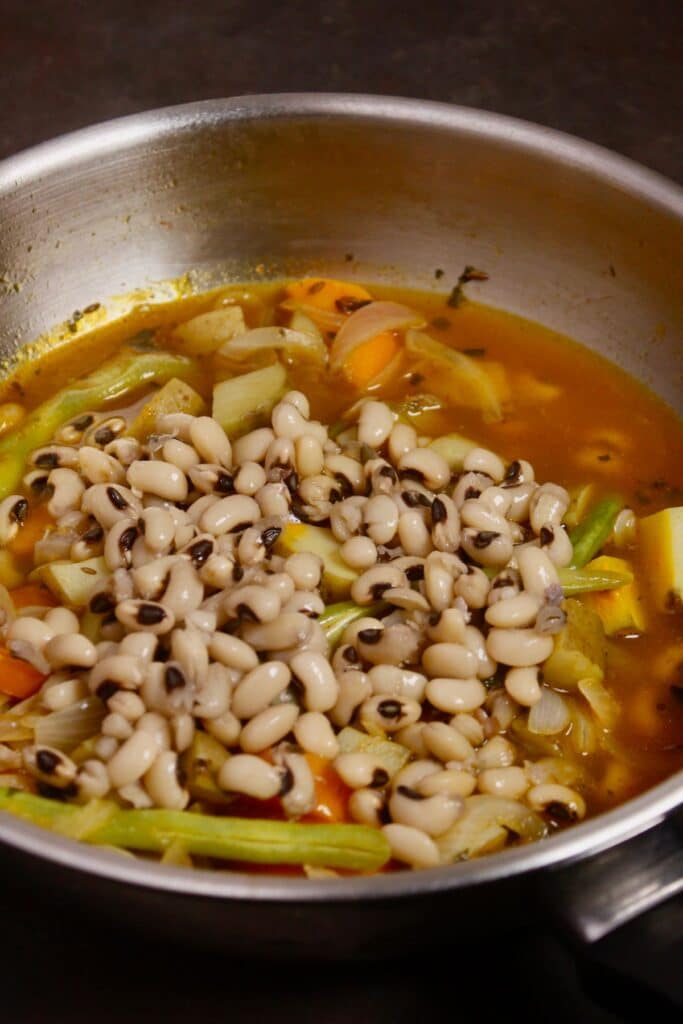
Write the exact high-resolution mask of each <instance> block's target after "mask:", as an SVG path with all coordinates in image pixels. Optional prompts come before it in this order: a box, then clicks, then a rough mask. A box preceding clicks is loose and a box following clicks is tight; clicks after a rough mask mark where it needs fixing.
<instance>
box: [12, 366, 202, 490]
mask: <svg viewBox="0 0 683 1024" xmlns="http://www.w3.org/2000/svg"><path fill="white" fill-rule="evenodd" d="M192 368H193V363H192V360H190V359H188V358H187V357H186V356H180V355H171V354H169V353H168V352H142V353H140V352H131V351H126V352H123V353H121V354H120V355H118V356H115V357H114V358H113V359H110V360H109V361H108V362H106V363H104V364H103V365H102V366H101V367H100V368H99V369H97V370H94V371H93V373H90V374H88V376H87V377H84V378H83V379H82V380H80V381H79V382H78V383H77V384H75V385H74V386H70V387H67V388H63V389H62V390H61V391H58V392H57V394H56V395H53V396H52V398H49V399H48V400H47V401H46V402H43V404H42V405H39V406H38V407H37V408H36V409H34V410H33V412H32V413H30V414H29V415H28V416H27V417H26V419H25V420H23V422H22V423H21V425H20V426H19V427H18V428H17V430H14V431H12V432H11V433H10V434H7V435H6V436H5V437H3V438H2V440H1V441H0V499H2V498H5V497H6V496H7V495H8V494H11V493H12V491H13V490H15V488H16V487H17V485H18V484H19V482H20V480H21V477H22V474H23V472H24V467H25V464H26V459H27V458H28V456H29V455H30V453H31V452H32V451H33V449H34V448H40V447H41V445H44V444H47V443H48V442H49V441H50V439H51V438H52V435H53V434H54V432H55V430H57V428H58V427H60V426H61V425H62V423H66V422H67V420H70V419H71V418H72V417H74V416H78V415H79V414H80V413H82V412H86V411H87V410H88V409H93V408H98V407H99V406H101V405H103V404H104V403H105V402H109V401H111V400H112V399H115V398H120V397H121V396H123V395H125V394H127V393H128V392H129V391H134V390H136V389H137V388H139V387H141V386H142V385H143V384H146V383H149V382H151V381H154V382H155V383H156V384H164V383H165V382H166V381H168V380H170V379H171V377H181V378H182V377H187V376H188V374H189V372H190V371H191V370H192Z"/></svg>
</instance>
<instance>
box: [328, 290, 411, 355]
mask: <svg viewBox="0 0 683 1024" xmlns="http://www.w3.org/2000/svg"><path fill="white" fill-rule="evenodd" d="M418 324H424V316H423V315H422V314H421V313H416V312H415V310H414V309H408V307H407V306H401V305H400V304H399V303H398V302H369V303H368V304H367V306H361V308H360V309H357V310H356V312H355V313H352V314H351V316H350V317H349V318H348V320H346V321H345V322H344V323H343V324H342V326H341V327H340V328H339V331H338V333H337V336H336V338H335V339H334V341H333V342H332V347H331V349H330V366H331V367H332V369H333V370H340V369H341V368H342V366H343V365H344V363H345V362H346V361H347V359H348V358H349V356H350V355H351V353H352V352H354V351H355V349H357V348H358V347H359V346H360V345H363V344H364V343H365V342H366V341H370V339H371V338H374V337H376V336H377V335H378V334H382V333H383V332H384V331H401V330H406V329H407V328H408V327H416V326H417V325H418Z"/></svg>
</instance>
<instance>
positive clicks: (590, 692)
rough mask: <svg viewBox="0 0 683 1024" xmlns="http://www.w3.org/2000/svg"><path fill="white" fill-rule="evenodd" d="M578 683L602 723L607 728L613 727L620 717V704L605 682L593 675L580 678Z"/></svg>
mask: <svg viewBox="0 0 683 1024" xmlns="http://www.w3.org/2000/svg"><path fill="white" fill-rule="evenodd" d="M577 685H578V688H579V691H580V693H582V694H583V696H584V697H585V698H586V700H587V701H588V703H589V704H590V707H591V711H592V712H593V714H594V715H595V717H596V718H597V720H598V721H599V722H600V725H602V726H604V728H605V729H613V728H614V726H615V725H616V722H617V718H618V717H619V704H618V702H617V701H616V700H615V698H614V697H613V696H612V694H611V693H610V692H609V690H608V689H607V687H606V686H605V684H604V683H603V682H601V680H599V679H595V678H592V677H591V678H588V679H580V680H579V682H578V684H577Z"/></svg>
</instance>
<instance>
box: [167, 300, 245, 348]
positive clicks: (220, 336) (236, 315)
mask: <svg viewBox="0 0 683 1024" xmlns="http://www.w3.org/2000/svg"><path fill="white" fill-rule="evenodd" d="M246 329H247V328H246V324H245V322H244V313H243V312H242V309H241V307H240V306H223V307H221V309H214V310H211V312H209V313H200V315H199V316H195V317H193V318H192V320H188V321H186V323H184V324H179V325H178V326H177V327H176V329H175V331H174V334H175V336H176V337H177V338H179V339H180V341H181V342H182V346H181V348H182V351H183V352H184V353H185V354H186V355H192V356H199V355H206V354H207V353H209V352H215V351H216V349H218V348H220V347H221V345H223V344H225V342H226V341H230V340H231V338H234V337H236V336H237V335H238V334H243V333H244V331H246Z"/></svg>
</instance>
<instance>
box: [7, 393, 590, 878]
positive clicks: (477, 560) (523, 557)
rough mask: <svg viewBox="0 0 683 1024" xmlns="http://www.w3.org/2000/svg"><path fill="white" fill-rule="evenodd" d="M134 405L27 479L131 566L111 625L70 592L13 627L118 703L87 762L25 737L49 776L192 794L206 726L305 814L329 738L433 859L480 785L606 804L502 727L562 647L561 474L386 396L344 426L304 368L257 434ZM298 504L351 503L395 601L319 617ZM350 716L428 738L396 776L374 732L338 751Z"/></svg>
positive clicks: (78, 693)
mask: <svg viewBox="0 0 683 1024" xmlns="http://www.w3.org/2000/svg"><path fill="white" fill-rule="evenodd" d="M125 428H126V421H125V419H123V418H122V417H117V416H114V417H111V416H110V417H108V418H106V417H104V416H102V415H97V414H93V415H86V416H81V417H79V418H78V420H76V421H74V422H73V423H71V424H68V425H66V426H65V427H63V428H61V429H60V431H59V432H58V434H57V435H56V437H55V439H54V443H53V444H51V445H49V446H48V447H46V448H43V449H41V450H39V451H36V452H34V453H33V456H32V458H31V463H32V466H31V469H30V472H29V473H28V475H27V477H26V479H25V482H26V485H27V487H28V488H29V489H30V490H31V491H32V492H33V493H42V494H43V496H44V499H45V500H47V502H48V508H49V510H50V512H51V514H52V515H53V516H54V517H55V519H56V521H57V528H56V529H55V530H54V531H52V532H51V533H50V534H48V535H47V537H46V538H45V539H44V540H43V541H41V542H39V544H38V545H37V546H36V551H35V560H36V563H40V562H41V561H49V560H52V559H60V558H61V559H63V558H67V559H70V560H71V561H73V562H74V563H78V562H82V561H84V560H86V559H90V558H93V557H94V556H98V555H102V556H103V557H104V559H105V561H106V565H107V568H108V570H109V575H107V576H106V577H105V578H104V579H103V580H101V581H99V582H98V583H97V585H96V586H95V588H94V590H93V593H92V594H91V596H90V601H89V607H88V611H87V612H86V613H85V615H86V616H90V617H91V618H92V616H93V615H96V616H98V617H99V618H100V623H101V624H100V633H99V635H100V636H101V637H102V639H101V641H100V642H98V643H93V642H91V641H90V640H89V639H88V638H87V636H86V635H84V633H83V632H82V631H81V627H82V618H83V617H82V618H79V616H78V615H76V614H75V613H74V612H73V611H70V610H69V609H67V608H63V607H58V608H54V609H51V610H49V611H45V610H42V611H40V610H37V611H35V612H33V613H30V614H21V615H20V616H19V617H18V618H16V620H15V621H14V622H13V623H12V624H11V625H10V626H9V627H8V628H7V627H6V628H5V634H6V636H5V639H6V642H7V643H8V644H9V646H10V648H11V649H12V650H13V651H15V652H16V653H17V654H19V655H20V656H21V657H24V658H26V659H28V660H32V661H33V663H34V664H35V665H36V666H37V667H39V668H41V670H43V671H45V672H48V673H49V675H48V678H47V680H46V682H45V683H44V686H43V689H42V691H41V696H40V701H41V703H42V706H43V707H44V708H46V709H49V710H51V711H56V710H61V709H65V708H67V707H70V706H72V705H74V704H76V703H77V702H79V701H81V700H83V698H84V697H87V696H89V695H91V694H96V695H97V696H98V697H99V698H100V700H101V701H102V702H103V704H104V705H105V707H106V716H105V717H104V719H103V721H102V725H101V731H100V733H99V734H98V735H97V736H96V737H94V738H93V742H92V756H90V757H88V758H87V759H86V760H85V761H84V762H82V763H78V764H76V763H75V762H74V761H73V760H72V759H71V758H70V757H69V756H67V755H66V754H65V753H63V752H62V751H60V750H57V749H54V748H51V747H45V746H42V747H41V746H37V745H30V746H27V747H25V748H24V751H23V756H24V762H25V765H26V767H27V768H28V769H29V770H30V772H31V773H32V774H33V775H34V776H35V778H36V779H37V780H39V782H40V783H41V784H43V785H45V786H48V787H51V788H53V789H57V790H60V791H61V792H62V793H63V795H64V796H65V797H67V798H71V799H75V800H78V801H80V802H85V801H88V800H89V799H92V798H101V797H105V796H107V795H108V794H109V795H111V794H116V796H117V797H118V798H120V800H121V801H123V802H124V803H126V804H128V805H132V806H133V807H138V808H144V807H153V806H154V807H164V808H174V809H181V808H184V807H186V806H187V805H188V804H189V803H190V802H191V796H190V793H189V791H188V789H187V786H186V779H185V778H184V773H183V770H182V767H181V764H182V755H183V754H184V753H185V752H186V751H187V750H188V749H189V748H190V747H191V745H192V743H193V738H194V735H195V731H196V730H198V729H200V730H204V731H205V732H207V733H209V734H210V735H211V736H212V737H214V738H215V739H217V740H218V741H219V742H220V743H221V744H222V745H223V746H224V747H225V748H226V750H227V751H228V752H229V753H230V755H231V756H229V757H228V758H227V759H226V760H225V763H224V764H223V766H222V768H221V769H220V772H219V774H218V784H219V786H220V788H221V789H222V790H224V791H225V792H226V793H228V794H241V795H243V796H246V797H251V798H254V799H255V800H271V799H273V798H279V799H280V800H281V803H282V808H283V812H284V814H285V815H286V816H288V817H294V818H296V817H298V816H301V815H304V814H306V813H307V812H309V811H310V810H311V809H312V807H313V805H314V802H315V782H314V777H313V773H312V770H311V768H310V766H309V761H308V760H307V758H306V756H305V754H306V753H307V752H308V753H313V754H315V755H317V756H318V757H320V758H324V759H327V760H329V761H330V762H331V763H332V765H333V767H334V769H335V770H336V772H337V774H338V775H339V776H340V778H341V779H342V780H343V781H344V783H346V785H347V786H348V787H349V788H350V790H351V796H350V799H349V808H348V809H349V814H350V817H351V818H352V819H353V820H355V821H358V822H363V823H367V824H370V825H375V826H376V827H378V828H383V829H384V830H385V832H386V834H387V836H388V838H389V841H390V844H391V847H392V851H393V853H394V855H395V857H396V858H397V859H399V860H401V861H403V862H405V863H407V864H410V865H413V866H416V867H417V866H423V865H429V864H434V863H437V862H438V860H439V853H438V848H437V844H436V842H435V840H436V839H438V837H439V836H441V835H443V834H444V833H445V832H446V831H447V830H448V829H449V828H450V827H451V826H452V825H453V824H454V823H455V822H456V821H457V820H458V819H459V817H460V816H461V815H462V813H463V809H464V808H465V806H466V801H467V798H468V797H470V795H472V794H475V793H477V792H478V793H481V794H491V795H494V796H499V797H501V798H505V799H509V800H515V801H520V802H521V803H523V804H524V805H525V806H528V807H531V808H533V809H534V810H537V811H544V810H545V809H547V808H549V807H550V806H551V805H552V806H553V807H555V808H557V807H560V808H564V810H565V812H566V814H567V815H569V816H571V817H573V818H576V817H582V816H583V814H584V813H585V805H584V801H583V799H582V797H581V796H580V794H579V793H578V792H577V791H575V790H573V789H570V788H569V787H568V786H567V785H566V784H565V782H566V779H563V778H561V777H560V776H559V775H558V774H557V773H555V772H554V771H553V769H552V766H550V765H549V764H546V763H545V762H544V760H543V759H541V760H540V761H536V762H532V761H529V760H525V759H524V752H523V751H522V750H520V749H519V748H518V747H517V746H516V745H515V744H514V743H513V742H511V740H510V739H508V738H507V737H506V736H505V735H504V733H505V731H506V729H507V728H508V726H509V725H510V723H511V722H512V721H513V720H514V719H515V718H516V717H517V716H519V715H522V714H526V713H527V709H529V708H531V707H532V706H533V705H534V704H536V703H537V702H538V701H539V700H540V699H541V697H542V694H543V692H544V689H545V688H544V686H543V684H542V677H541V676H540V673H539V668H540V666H541V665H542V663H543V661H544V660H545V659H546V658H547V657H548V656H549V655H550V653H551V651H552V649H553V633H555V632H557V630H559V629H560V628H561V627H562V624H563V621H564V613H563V612H562V609H561V600H562V589H561V587H560V585H559V580H558V574H557V567H558V566H563V565H566V564H568V562H569V561H570V559H571V554H572V550H571V544H570V542H569V540H568V537H567V534H566V531H565V529H564V528H563V526H562V519H563V516H564V514H565V512H566V510H567V507H568V504H569V496H568V494H567V492H566V491H565V490H564V489H563V488H562V487H559V486H557V485H556V484H552V483H544V484H540V485H539V484H538V483H537V482H536V481H535V479H534V471H533V468H532V466H531V465H530V464H529V463H528V462H525V461H523V460H516V461H514V462H511V463H510V464H507V465H506V464H505V463H504V462H503V461H502V460H501V459H500V458H499V457H498V456H497V455H495V454H494V453H492V452H490V451H486V450H484V449H481V448H476V449H474V450H472V451H470V452H469V454H467V456H466V458H465V461H464V470H463V472H462V473H459V474H456V475H455V476H453V475H452V474H451V471H450V469H449V466H448V464H447V462H446V461H445V459H444V458H443V457H442V456H441V455H440V454H438V452H437V450H436V449H435V448H432V447H430V446H429V439H428V438H422V437H419V436H418V435H417V433H416V431H415V430H414V429H413V427H412V426H410V425H408V424H406V423H403V422H400V421H399V420H398V419H397V417H396V415H395V414H394V412H393V411H392V410H391V409H390V408H389V406H387V405H386V404H383V403H381V402H377V401H373V400H366V401H364V402H362V403H361V404H360V405H359V407H358V410H357V421H356V422H355V423H353V425H351V426H349V427H348V429H346V430H345V431H344V432H343V433H341V434H340V435H339V436H337V437H336V438H335V439H334V440H332V439H331V438H330V436H329V433H328V428H327V427H326V426H324V425H323V424H321V423H319V422H316V421H312V420H311V419H310V417H309V403H308V400H307V398H306V397H305V395H303V394H302V393H301V392H296V391H291V392H289V393H288V394H286V395H285V396H284V398H283V399H282V400H281V401H280V402H279V403H278V404H277V405H276V406H275V408H274V409H273V411H272V416H271V426H268V427H262V428H260V429H256V430H253V431H251V432H250V433H248V434H246V435H245V436H243V437H241V438H239V439H238V440H236V441H234V442H233V443H231V442H230V440H229V439H228V438H227V437H226V435H225V433H224V431H223V430H222V429H221V427H220V426H219V424H218V423H217V422H216V421H215V420H213V419H212V418H210V417H206V416H201V417H191V416H188V415H185V414H174V415H170V416H166V417H165V418H163V419H162V420H161V421H160V422H159V423H158V424H157V427H156V429H157V433H156V434H154V435H152V436H150V437H149V438H148V439H147V441H146V443H145V444H141V443H140V442H138V441H137V440H135V439H133V438H131V437H127V436H125ZM22 503H23V504H22ZM25 507H26V500H25V498H23V497H22V496H21V495H13V496H11V497H9V498H7V499H5V501H3V502H2V503H1V504H0V540H4V541H7V540H8V539H11V537H12V535H13V533H14V532H16V530H17V529H18V528H19V524H20V522H21V518H22V514H25ZM22 510H23V513H22ZM292 521H303V522H305V523H312V524H316V525H320V526H329V528H330V529H331V531H332V533H333V535H334V537H335V538H336V540H337V541H338V543H339V545H340V548H339V551H340V556H341V558H342V560H343V562H344V563H346V565H347V566H348V567H350V568H351V569H353V570H355V571H356V572H357V573H358V576H357V578H356V579H355V580H354V582H353V584H352V586H351V598H352V599H353V601H354V602H356V603H357V604H358V605H361V606H365V605H368V606H370V605H375V606H376V605H377V602H381V603H382V604H381V607H382V609H383V610H382V612H381V613H379V614H378V615H377V616H372V615H367V616H364V617H361V618H358V619H356V620H355V621H353V622H352V623H351V625H350V626H348V628H347V629H346V631H345V633H344V635H343V637H342V640H341V642H340V643H339V644H338V645H337V646H336V648H335V649H334V650H330V649H329V645H328V640H327V637H326V634H325V632H324V630H323V628H322V626H321V624H320V622H319V621H318V620H319V618H320V616H321V615H322V613H323V612H324V610H325V602H324V598H323V593H324V592H325V586H324V581H323V569H324V566H323V562H322V560H321V558H320V557H319V556H318V555H316V554H314V553H311V552H299V553H295V554H290V555H289V556H286V555H283V554H278V553H276V552H277V551H278V541H279V539H280V537H281V534H282V531H283V529H284V528H285V527H286V525H287V523H289V522H292ZM321 583H322V589H321ZM349 724H351V725H352V726H353V727H354V728H356V729H358V730H361V731H364V732H366V733H368V734H370V735H373V736H383V737H387V738H389V739H393V740H395V741H396V742H397V743H399V744H401V745H402V746H403V747H405V748H407V749H408V750H409V751H410V754H411V757H410V760H408V761H407V763H405V764H404V766H403V767H402V768H400V770H398V771H397V772H395V773H394V774H393V776H392V774H391V772H390V770H389V769H388V767H387V762H386V759H384V758H381V757H379V756H376V755H375V754H374V753H371V752H369V750H362V749H361V750H356V751H353V752H340V749H339V742H338V738H337V737H338V732H339V730H340V729H341V728H343V727H344V726H347V725H349ZM266 751H268V752H269V756H268V758H267V759H266V758H264V757H263V756H261V755H263V753H264V752H266Z"/></svg>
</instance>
